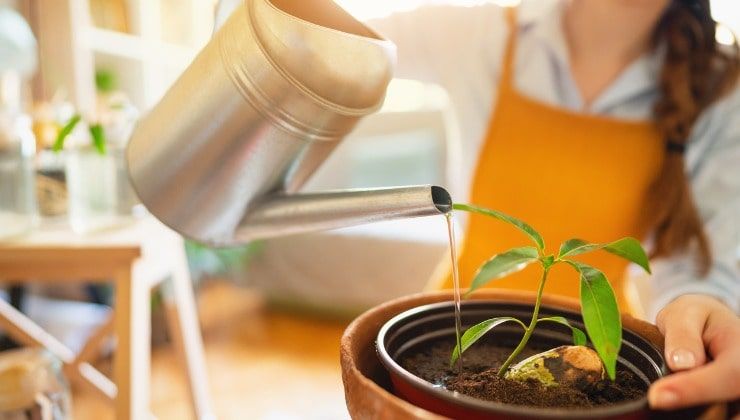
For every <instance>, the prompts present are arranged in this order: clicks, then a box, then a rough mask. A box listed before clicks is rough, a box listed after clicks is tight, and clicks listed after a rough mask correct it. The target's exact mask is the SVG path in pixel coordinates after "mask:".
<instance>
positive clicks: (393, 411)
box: [341, 290, 721, 419]
mask: <svg viewBox="0 0 740 420" xmlns="http://www.w3.org/2000/svg"><path fill="white" fill-rule="evenodd" d="M451 298H452V297H451V293H449V292H433V293H424V294H418V295H412V296H408V297H404V298H400V299H397V300H394V301H391V302H388V303H385V304H383V305H380V306H377V307H375V308H373V309H371V310H369V311H367V312H365V313H364V314H362V315H361V316H360V317H358V318H357V319H356V320H355V321H354V322H352V324H350V326H349V327H347V330H346V331H345V333H344V336H343V337H342V343H341V364H342V379H343V381H344V389H345V397H346V400H347V408H348V410H349V412H350V414H351V415H352V417H353V418H355V419H368V418H372V419H442V418H446V417H445V415H446V416H451V417H454V418H465V419H468V418H491V419H495V418H578V417H580V418H594V417H600V418H660V417H665V418H671V419H673V418H678V417H681V416H683V417H688V418H697V417H699V416H700V415H701V412H702V411H703V410H701V409H695V410H692V411H689V412H670V413H666V412H653V411H649V410H648V409H647V401H646V400H645V399H642V400H639V401H635V402H628V403H624V404H619V405H614V406H611V407H608V408H606V407H605V408H600V409H594V410H590V411H585V410H584V411H581V412H580V413H578V411H577V410H552V409H548V410H542V409H535V408H527V407H517V406H512V405H505V404H498V403H492V402H483V401H480V400H477V399H474V398H471V397H467V396H462V395H459V394H458V395H453V393H451V392H448V391H445V390H442V389H439V388H434V387H432V386H431V384H429V383H427V382H425V381H423V380H421V379H420V378H418V377H415V376H413V375H411V374H410V373H409V372H407V371H405V370H404V369H403V368H401V367H400V366H398V364H397V363H395V362H394V361H392V358H391V357H390V356H391V355H394V352H395V353H398V349H399V348H400V347H402V346H403V344H402V343H401V342H402V341H403V340H404V339H405V338H408V337H407V336H405V335H404V334H403V333H401V334H397V332H398V331H399V329H398V326H400V325H401V324H404V323H405V321H406V320H410V319H411V320H415V321H417V323H421V324H423V323H426V322H427V321H423V320H420V319H422V318H424V316H422V315H419V313H420V311H419V310H418V309H415V310H414V311H413V313H412V314H406V315H410V316H402V317H398V319H396V320H394V322H393V324H394V325H390V324H391V323H389V326H388V327H387V328H385V329H384V330H385V331H384V336H383V337H381V338H382V340H381V341H379V343H381V344H383V342H384V343H385V344H389V346H388V347H383V348H382V349H381V350H379V351H376V345H375V344H376V338H377V337H378V333H379V331H380V330H381V327H383V326H384V325H385V324H386V323H387V322H388V321H389V320H391V319H392V318H394V317H395V316H396V315H399V314H401V313H402V312H404V311H407V310H409V309H413V308H418V307H421V306H424V305H430V304H434V303H440V302H450V300H451ZM481 301H486V302H485V303H484V302H481ZM533 302H534V294H532V293H529V292H518V291H505V290H491V291H489V290H483V291H479V292H476V294H475V295H474V296H473V297H472V298H471V302H470V303H468V304H466V303H463V304H464V305H468V307H469V308H472V307H476V308H478V309H476V312H480V310H481V308H489V310H490V309H491V308H494V310H495V311H496V312H495V315H494V312H491V313H490V314H488V315H486V314H485V313H478V314H477V315H475V314H472V315H467V316H466V311H465V309H463V321H464V322H477V321H478V319H474V318H475V317H476V316H480V317H482V316H487V317H492V316H500V315H506V313H503V314H502V313H501V312H499V311H501V310H505V312H506V311H508V312H509V313H513V312H517V311H519V312H521V311H525V310H526V307H527V306H531V305H532V304H533ZM543 305H544V307H543V311H544V313H548V312H550V313H553V314H554V313H555V312H557V314H558V315H564V316H566V317H569V316H570V317H575V318H576V319H578V320H580V317H578V315H577V313H578V311H579V306H578V302H577V301H575V300H572V299H568V298H560V297H550V296H546V297H544V298H543ZM545 307H546V308H545ZM429 311H432V312H435V311H436V313H437V314H438V315H439V313H444V312H445V311H449V314H450V315H449V316H450V318H449V320H448V321H443V322H444V324H445V325H443V326H441V327H440V326H439V325H433V324H434V322H435V321H433V320H434V318H435V317H434V316H432V317H431V318H430V319H431V320H432V321H430V322H431V323H430V324H428V326H429V331H439V330H440V329H449V330H450V331H451V332H450V334H454V330H453V329H452V328H451V327H452V325H453V321H452V306H451V305H450V304H442V305H432V306H430V307H427V308H424V310H423V312H425V313H428V314H429V313H431V312H429ZM511 311H513V312H511ZM468 312H472V311H468ZM484 312H485V311H484ZM442 318H443V319H444V318H445V316H444V314H443V317H442ZM437 319H439V317H437ZM482 319H483V318H481V319H480V320H482ZM396 321H398V322H396ZM622 323H623V326H624V329H625V330H626V332H625V334H624V336H625V339H626V343H628V344H625V345H624V346H623V347H624V349H625V350H624V351H623V352H622V354H621V356H625V355H627V360H630V361H631V362H632V364H633V365H634V366H635V368H639V370H640V371H641V372H642V376H643V377H645V378H647V379H648V380H649V381H652V380H655V379H656V378H658V377H659V376H661V375H662V374H663V373H664V372H665V366H664V362H663V358H662V354H663V337H662V335H661V334H660V332H659V331H658V330H657V328H656V327H655V326H653V325H651V324H649V323H646V322H644V321H640V320H637V319H635V318H632V317H630V316H623V317H622ZM403 330H404V329H403V328H402V329H401V331H403ZM405 330H406V332H408V328H406V329H405ZM543 331H544V332H543V333H541V334H544V336H549V339H551V340H554V341H558V340H562V341H563V344H566V343H567V340H568V337H569V334H566V333H564V332H562V331H561V332H560V333H559V332H558V331H557V330H556V328H554V329H552V330H550V331H546V330H543ZM389 334H391V335H394V337H393V340H390V341H395V343H394V342H390V343H389V339H388V338H389ZM419 335H420V336H423V334H419ZM437 337H438V335H437ZM399 340H401V341H399ZM389 349H390V351H389ZM379 355H380V356H379ZM383 357H385V358H386V360H385V364H386V365H387V367H390V369H387V367H386V366H384V364H383V362H382V361H381V358H383ZM389 370H390V373H389ZM394 394H395V395H394ZM718 408H719V407H717V408H714V409H713V410H708V411H706V412H705V413H704V415H703V416H702V417H703V418H716V417H714V415H716V414H719V413H721V410H718ZM438 413H441V414H438Z"/></svg>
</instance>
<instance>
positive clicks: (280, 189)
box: [127, 0, 451, 245]
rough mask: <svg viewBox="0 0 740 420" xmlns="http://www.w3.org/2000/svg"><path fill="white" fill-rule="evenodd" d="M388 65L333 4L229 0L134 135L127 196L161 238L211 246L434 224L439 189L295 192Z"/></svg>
mask: <svg viewBox="0 0 740 420" xmlns="http://www.w3.org/2000/svg"><path fill="white" fill-rule="evenodd" d="M394 64H395V46H394V45H393V44H392V43H391V42H389V41H387V40H385V39H383V38H382V37H381V36H379V35H378V34H376V33H375V32H373V31H372V30H371V29H370V28H368V27H366V26H365V25H363V24H362V23H361V22H359V21H357V20H355V19H354V18H352V16H350V15H349V14H347V13H346V12H345V11H344V10H343V9H341V8H340V7H339V6H337V5H336V4H335V3H334V1H333V0H310V1H295V0H243V1H241V3H240V5H239V7H238V8H237V9H236V10H235V11H234V12H233V13H232V14H231V16H230V17H229V19H228V20H227V21H226V23H225V24H224V25H223V26H222V27H221V28H220V29H219V30H218V32H216V34H215V36H214V38H213V39H212V40H211V41H210V42H209V43H208V44H207V45H206V46H205V47H204V49H203V50H202V51H201V52H200V53H199V54H198V56H197V57H196V58H195V60H194V61H193V62H192V63H191V64H190V66H189V67H188V68H187V69H186V70H185V72H184V73H183V74H182V75H181V76H180V78H179V79H178V80H177V81H176V82H175V83H174V84H173V85H172V87H171V88H170V89H169V90H168V91H167V93H166V94H165V95H164V97H163V98H162V100H161V101H160V102H159V103H158V104H157V105H156V106H155V107H154V108H153V109H152V110H151V111H150V112H149V113H148V114H147V115H146V116H145V117H144V118H143V119H142V120H141V121H140V122H139V124H138V125H137V127H136V128H135V130H134V132H133V134H132V137H131V140H130V142H129V146H128V149H127V160H128V165H129V174H130V179H131V183H132V185H133V187H134V189H135V190H136V192H137V193H138V195H139V198H140V199H141V201H142V203H143V204H144V205H145V206H146V207H147V208H148V209H149V211H150V212H151V213H152V214H154V216H156V217H157V218H159V219H160V220H161V221H162V222H164V223H165V224H166V225H168V226H170V227H171V228H173V229H174V230H176V231H178V232H180V233H182V234H183V235H185V236H187V237H189V238H193V239H196V240H199V241H201V242H206V243H210V244H217V245H225V244H234V243H239V242H245V241H249V240H253V239H259V238H266V237H273V236H279V235H287V234H292V233H300V232H307V231H313V230H319V229H330V228H336V227H343V226H349V225H353V224H360V223H365V222H370V221H377V220H385V219H393V218H401V217H413V216H422V215H429V214H439V213H444V212H446V211H448V210H449V207H450V206H451V203H450V198H449V194H447V192H446V191H444V189H442V188H440V187H432V186H417V187H400V188H389V189H374V190H351V191H338V192H326V193H311V194H302V193H300V190H301V187H302V186H303V184H304V183H305V181H306V180H308V179H309V178H310V176H311V175H312V174H313V172H314V171H315V169H316V168H318V167H319V166H320V165H321V163H322V162H323V161H324V160H325V159H326V157H327V156H329V154H331V152H332V151H333V150H334V149H335V148H336V146H337V145H338V144H339V142H340V140H341V139H342V138H344V137H345V136H346V135H347V134H349V132H350V131H352V129H353V128H354V126H355V125H356V124H357V122H358V121H359V120H360V119H361V118H362V117H363V116H365V115H368V114H370V113H372V112H374V111H376V110H377V109H378V108H379V107H380V106H381V105H382V103H383V99H384V97H385V91H386V88H387V86H388V83H389V82H390V80H391V77H392V74H393V67H394Z"/></svg>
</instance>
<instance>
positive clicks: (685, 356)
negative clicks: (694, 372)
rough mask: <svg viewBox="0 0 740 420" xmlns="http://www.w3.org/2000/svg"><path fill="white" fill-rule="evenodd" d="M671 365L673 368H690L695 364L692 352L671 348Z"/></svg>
mask: <svg viewBox="0 0 740 420" xmlns="http://www.w3.org/2000/svg"><path fill="white" fill-rule="evenodd" d="M671 362H672V363H671V365H672V366H671V367H672V368H673V369H674V370H683V369H691V368H693V367H694V366H696V358H695V357H694V353H692V352H690V351H688V350H686V349H677V350H673V353H671Z"/></svg>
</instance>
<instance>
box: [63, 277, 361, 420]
mask: <svg viewBox="0 0 740 420" xmlns="http://www.w3.org/2000/svg"><path fill="white" fill-rule="evenodd" d="M199 307H200V309H201V314H202V323H203V324H204V328H205V331H206V332H205V337H204V339H205V346H206V358H207V365H208V374H209V376H210V389H211V398H212V400H213V404H214V409H215V414H216V417H217V418H218V419H267V420H283V419H286V420H287V419H316V420H319V419H320V420H333V419H346V418H348V417H349V416H348V414H347V410H346V407H345V404H344V394H343V390H342V381H341V372H340V369H339V339H340V337H341V335H342V331H343V330H344V328H345V327H346V324H347V322H344V321H335V320H326V319H320V318H313V317H307V316H305V315H304V316H301V315H297V314H288V313H285V312H276V311H271V310H267V309H265V307H264V305H263V304H262V303H261V301H260V299H259V298H257V297H256V296H254V295H251V294H249V293H246V292H244V291H242V290H239V289H235V288H233V287H231V286H227V285H225V284H217V285H215V286H211V287H208V288H207V289H206V291H205V293H204V294H202V296H201V299H200V302H199ZM151 379H152V382H151V389H152V392H151V407H152V411H153V414H154V415H155V416H156V417H157V418H159V419H178V420H179V419H190V418H192V415H191V413H190V409H189V404H188V399H187V389H186V388H185V383H184V377H183V376H182V373H181V372H180V368H179V366H178V364H177V363H176V358H175V357H174V354H173V353H172V351H171V350H170V348H169V347H168V346H166V345H165V346H160V347H158V348H156V349H155V350H154V351H153V353H152V378H151ZM73 412H74V418H75V419H83V420H85V419H95V420H103V419H112V418H113V414H112V411H111V408H110V407H109V406H108V405H107V404H106V403H105V402H103V401H99V400H96V399H95V398H94V396H93V395H91V394H86V393H84V392H82V390H79V389H75V390H74V395H73Z"/></svg>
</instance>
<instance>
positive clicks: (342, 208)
mask: <svg viewBox="0 0 740 420" xmlns="http://www.w3.org/2000/svg"><path fill="white" fill-rule="evenodd" d="M451 210H452V199H451V198H450V195H449V194H448V193H447V191H446V190H445V189H444V188H442V187H437V186H433V185H418V186H409V187H395V188H375V189H357V190H346V191H327V192H318V193H308V194H292V195H290V194H285V195H279V196H276V197H272V198H269V199H268V200H267V201H266V202H265V203H264V204H262V205H258V206H257V207H256V208H255V209H254V210H253V211H251V212H249V213H248V214H247V216H246V217H245V218H244V220H243V223H242V224H241V227H240V228H239V229H238V230H237V232H236V239H237V240H238V241H248V240H252V239H256V238H269V237H273V236H283V235H290V234H296V233H304V232H310V231H315V230H328V229H335V228H341V227H346V226H353V225H359V224H363V223H369V222H375V221H381V220H391V219H401V218H409V217H418V216H430V215H435V214H444V213H448V212H449V211H451Z"/></svg>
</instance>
